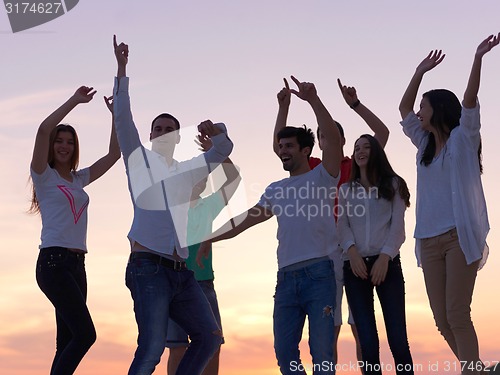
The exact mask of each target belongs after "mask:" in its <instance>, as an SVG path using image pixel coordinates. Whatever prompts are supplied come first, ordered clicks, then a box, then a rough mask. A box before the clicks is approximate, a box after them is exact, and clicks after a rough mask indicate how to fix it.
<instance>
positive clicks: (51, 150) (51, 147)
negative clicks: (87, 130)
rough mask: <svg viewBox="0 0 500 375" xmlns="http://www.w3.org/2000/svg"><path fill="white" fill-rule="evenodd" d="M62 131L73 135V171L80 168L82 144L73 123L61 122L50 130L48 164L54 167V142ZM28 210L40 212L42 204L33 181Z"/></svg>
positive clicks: (34, 212) (35, 212) (33, 212)
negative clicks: (39, 201)
mask: <svg viewBox="0 0 500 375" xmlns="http://www.w3.org/2000/svg"><path fill="white" fill-rule="evenodd" d="M60 132H68V133H71V135H72V136H73V144H74V151H73V155H72V156H71V172H75V171H76V169H77V168H78V162H79V160H80V145H79V143H78V135H77V134H76V130H75V128H73V127H72V126H71V125H67V124H59V125H57V126H56V127H55V128H54V129H53V130H52V131H51V132H50V136H49V152H48V153H47V164H48V165H49V167H50V168H54V143H55V141H56V138H57V136H58V135H59V133H60ZM28 212H29V213H32V214H37V213H39V212H40V205H39V203H38V199H37V197H36V191H35V186H34V185H33V183H31V204H30V208H29V209H28Z"/></svg>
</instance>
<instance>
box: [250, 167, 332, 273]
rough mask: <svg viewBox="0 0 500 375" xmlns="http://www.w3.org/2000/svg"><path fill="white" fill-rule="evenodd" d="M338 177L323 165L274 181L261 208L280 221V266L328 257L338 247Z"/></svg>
mask: <svg viewBox="0 0 500 375" xmlns="http://www.w3.org/2000/svg"><path fill="white" fill-rule="evenodd" d="M338 180H339V177H332V176H331V175H330V174H329V173H328V172H327V171H326V169H325V168H324V167H323V164H320V165H318V166H317V167H316V168H314V169H313V170H311V171H310V172H307V173H304V174H301V175H299V176H291V177H288V178H285V179H283V180H281V181H277V182H273V183H272V184H271V185H269V186H268V187H267V188H266V191H265V192H264V194H263V195H262V197H261V198H260V201H259V203H258V205H259V206H261V207H264V208H266V209H268V210H269V211H271V212H272V213H273V215H276V218H277V219H278V233H277V238H278V254H277V255H278V267H279V268H280V269H281V268H283V267H286V266H289V265H291V264H295V263H298V262H302V261H305V260H309V259H314V258H319V257H324V256H329V255H330V254H331V253H332V252H333V250H334V249H335V248H336V247H337V244H338V240H337V232H336V228H335V220H334V217H333V204H334V201H335V195H336V190H337V182H338Z"/></svg>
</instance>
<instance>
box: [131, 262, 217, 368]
mask: <svg viewBox="0 0 500 375" xmlns="http://www.w3.org/2000/svg"><path fill="white" fill-rule="evenodd" d="M126 285H127V287H128V288H129V289H130V293H131V295H132V299H133V300H134V312H135V320H136V321H137V327H138V329H139V336H138V339H137V350H136V351H135V356H134V360H133V362H132V365H131V366H130V369H129V372H128V373H129V375H151V374H152V373H153V372H154V370H155V367H156V365H157V364H158V363H159V362H160V358H161V355H162V354H163V351H164V350H165V341H166V338H167V329H168V320H169V317H170V318H172V320H173V321H175V322H176V323H177V324H178V325H179V326H180V327H181V328H182V329H183V330H184V331H185V332H186V333H187V334H188V335H189V337H190V339H191V343H190V344H189V347H188V349H187V350H186V353H185V354H184V356H183V358H182V361H181V362H180V363H179V367H178V368H177V372H176V374H177V375H198V374H201V373H202V372H203V369H204V368H205V366H206V365H207V363H208V362H209V360H210V358H212V356H213V355H214V353H215V352H216V351H217V350H218V349H219V347H220V344H221V342H222V333H221V331H220V328H219V326H218V324H217V322H216V321H215V318H214V315H213V313H212V309H211V308H210V305H209V303H208V301H207V299H206V297H205V295H204V294H203V291H202V290H201V288H200V285H199V284H198V282H197V281H196V280H195V278H194V275H193V271H189V270H187V269H185V270H181V271H175V270H173V269H172V268H169V267H166V266H163V265H160V264H158V263H156V262H155V261H153V260H149V259H132V260H130V261H129V263H128V265H127V273H126Z"/></svg>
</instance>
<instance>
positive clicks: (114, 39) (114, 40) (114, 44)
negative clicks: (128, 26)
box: [113, 35, 118, 48]
mask: <svg viewBox="0 0 500 375" xmlns="http://www.w3.org/2000/svg"><path fill="white" fill-rule="evenodd" d="M113 46H114V47H115V48H116V47H118V44H117V43H116V35H113Z"/></svg>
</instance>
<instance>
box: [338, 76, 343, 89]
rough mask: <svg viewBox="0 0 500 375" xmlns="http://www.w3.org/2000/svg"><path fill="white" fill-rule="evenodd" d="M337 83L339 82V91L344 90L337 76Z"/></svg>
mask: <svg viewBox="0 0 500 375" xmlns="http://www.w3.org/2000/svg"><path fill="white" fill-rule="evenodd" d="M337 83H338V84H339V89H340V91H344V88H343V85H342V82H340V78H337Z"/></svg>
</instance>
